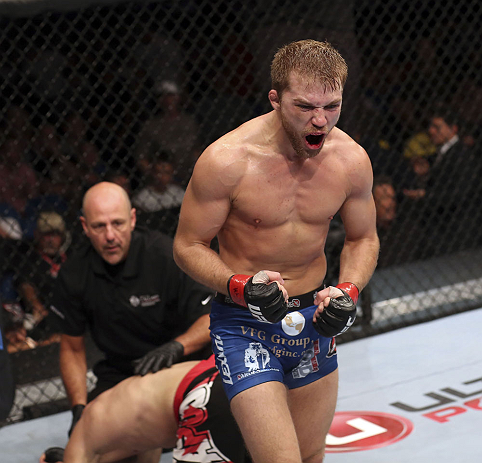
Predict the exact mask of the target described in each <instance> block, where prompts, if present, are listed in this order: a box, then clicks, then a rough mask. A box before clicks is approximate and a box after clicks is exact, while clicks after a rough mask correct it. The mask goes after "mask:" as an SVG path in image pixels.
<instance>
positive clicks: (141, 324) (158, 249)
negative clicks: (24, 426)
mask: <svg viewBox="0 0 482 463" xmlns="http://www.w3.org/2000/svg"><path fill="white" fill-rule="evenodd" d="M82 208H83V216H82V217H81V223H82V227H83V229H84V233H85V234H86V236H87V237H88V238H89V241H90V242H88V243H86V245H85V246H84V247H81V248H79V250H78V251H77V253H76V254H73V255H72V256H71V257H70V258H69V259H68V260H67V262H66V263H65V264H64V265H63V266H62V268H61V270H60V272H59V276H58V278H57V282H56V286H55V290H54V295H53V299H52V306H51V310H52V312H54V313H55V314H56V315H57V319H58V321H59V325H60V330H61V332H62V337H61V343H60V371H61V375H62V379H63V382H64V385H65V389H66V391H67V395H68V398H69V400H70V403H71V406H72V412H73V419H72V426H71V428H70V430H69V435H70V433H71V432H72V429H73V427H74V426H75V424H76V422H77V421H78V420H79V419H80V416H81V414H82V410H83V409H84V407H85V405H86V403H87V401H88V400H92V399H93V398H94V397H96V396H97V395H99V394H100V393H101V392H103V391H105V390H106V389H109V388H111V387H113V386H114V385H115V384H117V383H119V382H120V381H122V380H123V379H125V378H127V377H129V376H132V375H134V374H140V375H145V374H147V373H149V372H156V371H158V370H160V369H162V368H164V367H170V366H171V365H172V364H173V363H177V362H179V361H181V360H184V359H185V358H186V356H189V358H194V357H197V358H201V357H203V356H204V357H205V356H206V353H207V352H208V351H209V353H210V349H209V346H210V338H209V315H208V314H209V309H210V304H209V301H210V298H211V296H212V294H211V292H210V291H209V290H208V289H207V288H205V287H204V286H201V285H200V284H198V283H196V282H194V281H193V280H192V279H191V278H189V277H188V276H187V275H186V274H184V273H183V272H182V271H181V270H180V269H179V268H178V267H177V266H176V264H175V262H174V260H173V258H172V241H171V239H170V238H168V237H167V236H164V235H162V234H160V233H158V232H156V231H152V230H143V231H141V230H135V231H134V228H135V224H136V214H135V209H133V208H132V207H131V203H130V200H129V197H128V195H127V193H126V192H125V190H124V189H123V188H122V187H120V186H118V185H116V184H114V183H109V182H102V183H98V184H96V185H94V186H93V187H92V188H90V189H89V190H88V191H87V192H86V194H85V196H84V199H83V204H82ZM87 329H89V330H90V332H91V334H92V338H93V340H94V342H95V344H96V345H97V346H98V348H99V349H100V350H101V351H102V352H103V354H104V358H103V359H102V360H100V361H99V362H98V363H97V364H96V365H95V366H94V368H93V371H94V374H95V376H96V377H97V384H96V387H95V389H94V390H93V391H92V392H91V393H90V394H89V398H88V399H87V384H86V373H87V362H86V356H85V343H84V335H85V333H86V331H87ZM153 461H154V460H153ZM157 461H158V460H157Z"/></svg>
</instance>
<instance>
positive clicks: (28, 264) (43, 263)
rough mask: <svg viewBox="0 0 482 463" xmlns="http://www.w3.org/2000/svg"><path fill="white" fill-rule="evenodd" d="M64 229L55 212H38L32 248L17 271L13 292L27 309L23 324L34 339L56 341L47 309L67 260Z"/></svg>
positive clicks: (58, 338)
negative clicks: (15, 289) (17, 294)
mask: <svg viewBox="0 0 482 463" xmlns="http://www.w3.org/2000/svg"><path fill="white" fill-rule="evenodd" d="M68 236H69V234H68V232H67V229H66V226H65V221H64V219H63V218H62V217H61V216H60V215H59V214H57V213H56V212H41V213H40V214H39V216H38V220H37V224H36V228H35V232H34V248H33V252H32V253H30V255H29V257H28V259H24V261H23V265H21V266H20V268H19V270H18V273H19V275H18V277H17V279H16V286H17V291H18V293H19V294H20V297H21V300H22V302H23V306H24V307H25V310H26V312H27V317H26V320H25V322H24V327H25V328H26V329H27V332H28V334H29V336H30V337H31V338H32V339H34V340H35V341H36V342H42V344H46V343H49V342H58V341H60V335H59V334H58V333H56V332H55V330H54V328H53V326H52V323H53V322H52V318H53V316H52V314H51V313H50V311H49V307H50V299H51V297H52V293H53V288H54V283H55V280H56V278H57V275H58V273H59V270H60V267H61V266H62V264H63V263H64V262H65V260H66V259H67V256H66V253H65V249H66V247H67V246H68Z"/></svg>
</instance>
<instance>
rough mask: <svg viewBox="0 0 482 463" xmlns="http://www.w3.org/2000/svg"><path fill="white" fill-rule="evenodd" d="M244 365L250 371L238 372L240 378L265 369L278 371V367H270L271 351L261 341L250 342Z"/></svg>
mask: <svg viewBox="0 0 482 463" xmlns="http://www.w3.org/2000/svg"><path fill="white" fill-rule="evenodd" d="M244 366H245V367H246V368H247V369H248V371H247V372H246V373H240V374H238V375H237V376H236V377H237V379H238V380H239V379H243V378H247V377H248V376H252V375H255V374H257V373H262V372H264V371H271V370H276V371H278V369H277V368H271V367H270V355H269V351H268V349H265V348H264V347H263V345H262V344H261V343H260V342H250V343H249V347H248V348H247V349H245V350H244Z"/></svg>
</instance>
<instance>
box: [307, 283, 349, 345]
mask: <svg viewBox="0 0 482 463" xmlns="http://www.w3.org/2000/svg"><path fill="white" fill-rule="evenodd" d="M357 300H358V288H357V287H356V286H355V285H354V284H353V283H341V284H339V285H337V286H336V287H333V286H329V287H328V288H325V289H324V290H322V291H320V292H318V294H317V295H316V298H315V305H318V309H317V310H316V311H315V313H314V315H313V325H314V326H315V329H316V331H317V332H318V333H320V334H321V335H322V336H324V337H326V338H331V337H333V336H338V335H339V334H341V333H344V332H345V331H346V330H347V329H348V328H350V326H351V325H353V323H354V321H355V318H356V301H357Z"/></svg>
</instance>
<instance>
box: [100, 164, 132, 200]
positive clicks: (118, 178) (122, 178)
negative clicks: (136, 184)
mask: <svg viewBox="0 0 482 463" xmlns="http://www.w3.org/2000/svg"><path fill="white" fill-rule="evenodd" d="M104 180H105V181H106V182H111V183H116V184H117V185H119V186H121V187H122V188H124V190H126V193H127V195H128V196H130V195H131V193H132V188H131V181H130V178H129V175H128V174H127V173H126V172H124V171H122V170H110V171H107V172H106V174H105V175H104Z"/></svg>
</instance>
